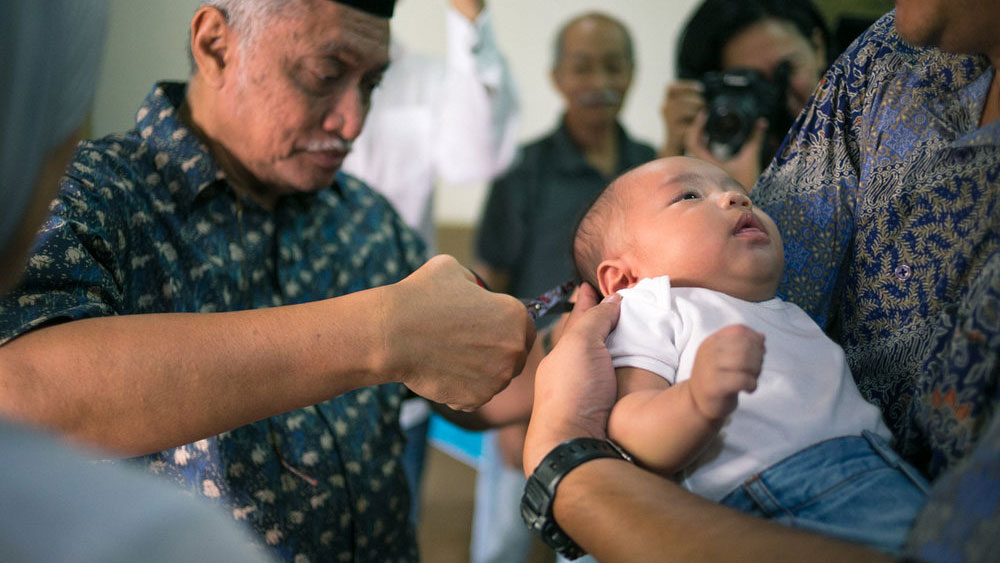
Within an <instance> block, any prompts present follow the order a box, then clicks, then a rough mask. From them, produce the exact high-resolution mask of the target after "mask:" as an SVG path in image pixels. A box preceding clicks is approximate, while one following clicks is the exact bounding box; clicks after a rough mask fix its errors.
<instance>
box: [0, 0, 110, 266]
mask: <svg viewBox="0 0 1000 563" xmlns="http://www.w3.org/2000/svg"><path fill="white" fill-rule="evenodd" d="M107 12H108V10H107V2H106V1H105V0H11V1H7V0H4V1H3V2H0V248H3V247H4V246H6V244H7V243H8V242H9V239H10V237H11V235H12V234H13V232H14V229H15V227H17V225H18V221H19V220H20V218H21V214H22V213H23V212H24V207H25V205H26V204H27V202H28V201H29V199H30V196H31V192H32V189H33V188H34V185H35V181H36V180H37V177H38V172H39V167H40V166H41V163H42V160H43V159H44V158H45V155H46V154H47V153H48V152H49V151H50V150H52V149H53V148H54V147H56V146H58V145H59V144H60V143H62V142H63V141H65V140H66V138H67V137H68V136H69V134H70V133H72V132H73V131H74V130H76V129H77V128H78V127H79V126H80V125H81V124H82V122H83V120H84V117H85V116H86V114H87V111H88V110H89V108H90V105H91V102H92V101H93V95H94V89H95V86H96V84H97V70H98V64H99V62H100V59H101V53H102V50H103V49H102V47H103V45H104V25H105V22H106V20H107Z"/></svg>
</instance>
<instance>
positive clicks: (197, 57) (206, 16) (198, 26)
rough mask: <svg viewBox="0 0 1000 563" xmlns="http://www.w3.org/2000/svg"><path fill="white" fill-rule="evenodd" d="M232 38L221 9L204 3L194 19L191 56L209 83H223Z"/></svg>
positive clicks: (202, 76)
mask: <svg viewBox="0 0 1000 563" xmlns="http://www.w3.org/2000/svg"><path fill="white" fill-rule="evenodd" d="M233 39H234V38H233V34H232V30H231V29H230V27H229V22H227V21H226V16H225V15H224V14H223V13H222V12H221V11H220V10H219V9H218V8H214V7H212V6H202V7H201V8H199V9H198V11H197V12H195V14H194V17H193V18H191V55H192V56H193V57H194V62H195V64H196V65H197V66H198V75H199V76H200V77H201V78H202V79H204V80H205V81H206V82H207V83H208V84H211V85H213V86H217V85H219V84H221V83H222V81H223V75H224V73H225V70H226V64H227V63H228V62H229V58H228V55H229V54H230V48H231V47H232V45H231V43H232V42H233Z"/></svg>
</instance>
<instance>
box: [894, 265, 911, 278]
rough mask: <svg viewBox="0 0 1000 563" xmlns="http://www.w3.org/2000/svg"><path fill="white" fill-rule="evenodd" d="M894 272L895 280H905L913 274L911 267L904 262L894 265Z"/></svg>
mask: <svg viewBox="0 0 1000 563" xmlns="http://www.w3.org/2000/svg"><path fill="white" fill-rule="evenodd" d="M895 274H896V279H897V280H899V281H901V282H905V281H906V280H908V279H910V276H912V275H913V269H912V268H910V267H909V266H908V265H906V264H900V265H899V266H896V270H895Z"/></svg>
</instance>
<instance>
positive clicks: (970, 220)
mask: <svg viewBox="0 0 1000 563" xmlns="http://www.w3.org/2000/svg"><path fill="white" fill-rule="evenodd" d="M894 21H895V20H894V14H892V13H890V14H888V15H886V16H885V17H883V18H882V19H880V20H879V21H878V22H877V23H876V24H875V25H874V26H873V27H872V28H871V29H869V30H868V31H867V32H866V33H865V34H864V35H863V36H862V37H861V38H859V40H858V41H857V42H855V43H854V44H853V45H852V46H851V47H850V48H848V50H847V51H846V52H845V53H844V54H843V55H841V56H840V58H839V59H838V60H837V61H836V62H835V63H834V64H833V66H832V67H831V68H830V70H829V71H828V72H827V74H826V76H825V77H824V78H823V80H822V81H821V83H820V85H819V86H818V89H817V91H816V93H815V94H814V97H813V99H812V100H811V101H810V103H809V104H808V105H807V107H806V109H805V110H804V111H803V113H802V114H801V115H800V116H799V118H798V120H797V122H796V124H795V125H794V127H793V128H792V131H791V132H790V133H789V136H788V137H786V139H785V142H784V144H783V146H782V147H781V149H779V151H778V154H777V156H776V157H775V160H774V162H773V163H772V165H771V167H770V168H769V169H768V170H767V171H765V173H764V175H763V176H762V177H761V179H760V181H759V182H758V184H757V186H756V187H755V188H754V191H753V195H754V201H755V203H756V204H758V205H760V206H761V207H762V208H764V209H765V210H766V211H767V212H768V213H769V214H770V215H771V216H772V217H774V218H775V220H776V221H777V222H778V225H779V227H780V229H781V232H782V236H783V237H784V241H785V255H786V256H785V258H786V268H785V278H784V280H783V281H782V285H781V288H780V289H779V292H780V293H781V295H782V296H783V297H785V298H786V299H788V300H790V301H793V302H795V303H796V304H798V305H800V306H801V307H802V308H803V309H805V310H806V311H807V312H809V313H810V314H811V315H813V316H814V318H816V319H817V321H818V322H819V323H820V324H821V325H824V326H826V328H827V330H828V332H829V333H830V335H831V336H832V337H833V338H834V340H836V341H837V342H839V343H840V344H841V345H842V346H843V347H844V349H845V351H846V353H847V357H848V360H849V362H850V364H851V369H852V371H853V373H854V377H855V378H856V379H857V381H858V386H859V388H860V389H861V391H862V393H863V394H864V395H865V396H866V397H867V398H868V399H869V400H871V401H872V402H874V403H875V404H877V405H878V406H879V407H880V408H881V409H882V412H883V414H884V416H885V419H886V422H887V423H888V424H889V426H890V428H891V429H892V430H893V432H894V434H895V436H896V444H895V446H896V447H897V449H898V450H899V451H900V452H901V453H902V454H903V455H904V456H905V457H906V458H907V459H908V460H909V461H911V462H912V463H914V465H916V466H917V467H919V468H921V469H922V470H923V471H924V472H925V473H926V474H927V475H928V476H930V477H931V478H932V479H933V478H936V477H938V476H940V475H942V474H945V473H946V472H947V470H949V469H950V468H952V467H954V466H956V465H957V464H958V462H959V461H961V460H963V459H964V458H967V457H969V456H970V454H971V453H972V451H973V449H974V448H976V447H977V444H981V447H987V448H988V447H993V448H994V449H993V450H992V451H993V459H994V460H995V461H996V462H997V463H1000V451H998V450H996V449H995V446H996V444H997V443H998V442H1000V441H998V440H997V439H995V437H994V438H984V436H987V429H988V428H993V430H990V431H989V432H995V431H996V429H997V428H1000V427H998V425H996V424H993V425H991V424H990V423H991V420H992V419H993V417H994V415H995V411H996V407H997V405H998V398H1000V387H998V382H1000V378H998V373H1000V364H998V358H997V354H998V352H1000V121H998V122H993V123H991V124H988V125H986V126H985V127H980V126H979V117H980V115H981V114H982V110H983V103H984V100H985V99H986V93H987V91H988V89H989V85H990V81H991V80H992V79H993V74H994V72H993V69H992V67H991V66H990V62H989V60H988V59H986V58H985V57H971V56H961V55H949V54H946V53H942V52H941V51H939V50H937V49H930V48H913V47H910V46H907V45H906V44H904V43H903V42H902V41H901V40H900V38H899V36H898V35H897V33H896V31H895V25H894ZM991 444H992V446H990V445H991ZM965 466H966V467H968V464H966V465H965ZM990 479H991V481H989V482H991V483H992V484H993V487H994V489H995V490H1000V477H998V468H997V467H996V463H995V464H994V469H993V474H992V477H990ZM940 495H941V493H937V496H935V495H932V498H936V499H937V500H936V501H935V502H932V503H931V506H937V507H938V508H939V509H941V510H946V511H948V512H949V514H951V515H952V516H957V515H958V513H957V512H956V511H955V510H954V509H953V508H948V507H949V506H960V505H961V504H962V502H963V501H962V499H961V498H959V497H956V496H951V497H947V500H942V498H941V496H940ZM992 498H993V500H992V501H990V504H991V505H992V508H991V509H990V511H989V512H987V513H984V512H983V511H982V510H978V511H976V512H974V513H967V517H966V518H967V519H966V520H965V521H964V522H959V523H956V524H954V525H955V526H957V527H958V528H961V527H963V526H965V527H970V526H978V525H979V523H981V522H984V521H986V522H991V525H992V527H993V530H994V531H996V530H997V526H998V524H1000V515H998V513H1000V510H998V509H1000V499H998V498H997V497H996V495H993V497H992ZM966 500H968V499H966ZM925 512H926V511H925ZM923 529H924V530H927V529H928V528H926V527H925V528H923ZM992 535H993V536H996V534H992ZM913 539H914V540H915V543H919V541H925V540H926V541H930V540H929V539H928V538H927V537H926V536H922V537H921V538H919V539H917V538H913ZM980 547H981V546H980ZM957 549H959V550H961V549H965V548H964V547H962V546H959V547H958V548H957ZM970 549H972V548H970ZM921 553H923V552H921ZM923 554H924V555H926V553H923Z"/></svg>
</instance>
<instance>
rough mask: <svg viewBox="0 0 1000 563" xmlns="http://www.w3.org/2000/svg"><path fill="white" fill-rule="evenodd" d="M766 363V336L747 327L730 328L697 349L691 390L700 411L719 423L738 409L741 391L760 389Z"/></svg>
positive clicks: (689, 382)
mask: <svg viewBox="0 0 1000 563" xmlns="http://www.w3.org/2000/svg"><path fill="white" fill-rule="evenodd" d="M763 363H764V335H763V334H761V333H759V332H757V331H755V330H753V329H751V328H750V327H748V326H745V325H730V326H727V327H723V328H720V329H719V330H717V331H715V332H714V333H712V334H711V335H709V336H708V338H706V339H705V340H704V341H703V342H702V343H701V346H699V347H698V352H697V355H696V356H695V358H694V367H693V368H692V370H691V379H690V380H689V381H688V386H689V389H690V391H691V398H692V400H693V401H694V403H695V406H696V407H697V409H698V411H699V412H701V413H702V414H703V415H705V416H706V417H707V418H708V419H709V420H713V421H718V420H721V419H723V418H725V417H726V416H729V413H731V412H733V410H735V409H736V403H737V395H738V394H739V392H740V391H746V392H748V393H749V392H752V391H753V390H754V389H756V388H757V377H758V376H759V375H760V368H761V365H762V364H763Z"/></svg>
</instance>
